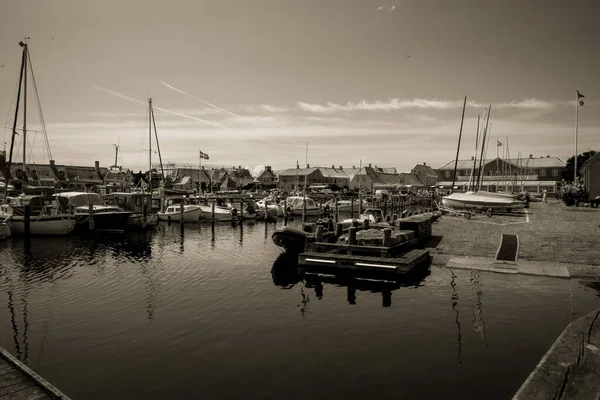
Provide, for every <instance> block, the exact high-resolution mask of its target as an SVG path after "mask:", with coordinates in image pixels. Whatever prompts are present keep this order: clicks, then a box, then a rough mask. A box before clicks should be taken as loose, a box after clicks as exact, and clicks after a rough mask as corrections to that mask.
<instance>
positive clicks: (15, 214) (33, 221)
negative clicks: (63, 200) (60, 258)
mask: <svg viewBox="0 0 600 400" xmlns="http://www.w3.org/2000/svg"><path fill="white" fill-rule="evenodd" d="M26 205H27V206H29V209H30V217H29V233H30V234H31V235H68V234H70V233H71V232H73V230H74V229H75V224H76V220H75V217H74V216H72V215H71V214H69V213H67V212H66V210H65V209H64V208H62V207H61V206H60V204H59V202H58V200H57V199H56V197H54V196H20V197H17V198H14V199H12V201H11V203H6V204H2V205H1V206H0V219H4V221H5V223H6V224H7V225H8V227H9V229H10V232H11V233H14V234H17V235H18V234H24V233H25V206H26Z"/></svg>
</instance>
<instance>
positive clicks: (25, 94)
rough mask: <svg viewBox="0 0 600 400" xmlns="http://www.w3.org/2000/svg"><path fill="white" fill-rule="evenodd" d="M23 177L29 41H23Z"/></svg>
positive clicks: (25, 163)
mask: <svg viewBox="0 0 600 400" xmlns="http://www.w3.org/2000/svg"><path fill="white" fill-rule="evenodd" d="M23 60H24V63H23V177H25V176H26V175H25V173H26V171H27V43H23Z"/></svg>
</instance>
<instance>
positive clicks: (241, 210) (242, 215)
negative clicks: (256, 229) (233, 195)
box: [240, 199, 244, 221]
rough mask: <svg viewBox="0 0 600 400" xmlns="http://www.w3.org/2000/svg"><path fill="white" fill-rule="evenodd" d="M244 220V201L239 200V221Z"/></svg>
mask: <svg viewBox="0 0 600 400" xmlns="http://www.w3.org/2000/svg"><path fill="white" fill-rule="evenodd" d="M243 220H244V199H240V221H243Z"/></svg>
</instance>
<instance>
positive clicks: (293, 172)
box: [279, 168, 319, 177]
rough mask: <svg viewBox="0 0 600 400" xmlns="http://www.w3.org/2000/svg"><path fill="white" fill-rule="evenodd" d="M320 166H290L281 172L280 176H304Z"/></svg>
mask: <svg viewBox="0 0 600 400" xmlns="http://www.w3.org/2000/svg"><path fill="white" fill-rule="evenodd" d="M318 169H319V168H288V169H284V170H283V171H280V172H279V176H280V177H281V176H304V175H310V174H312V173H313V172H315V171H316V170H318Z"/></svg>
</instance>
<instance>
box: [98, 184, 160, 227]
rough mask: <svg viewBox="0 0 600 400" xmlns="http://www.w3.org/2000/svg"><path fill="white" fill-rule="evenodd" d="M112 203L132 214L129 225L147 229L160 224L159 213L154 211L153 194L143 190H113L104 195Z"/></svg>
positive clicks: (128, 221)
mask: <svg viewBox="0 0 600 400" xmlns="http://www.w3.org/2000/svg"><path fill="white" fill-rule="evenodd" d="M104 199H105V200H106V201H107V202H108V203H109V204H111V205H115V206H118V207H120V208H122V209H124V210H125V211H131V212H132V214H131V215H130V216H129V219H128V220H127V226H128V227H129V228H133V229H146V228H152V227H155V226H156V225H157V224H158V215H156V214H155V213H153V212H152V194H151V193H142V192H131V193H123V192H112V193H109V194H107V195H105V196H104Z"/></svg>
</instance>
